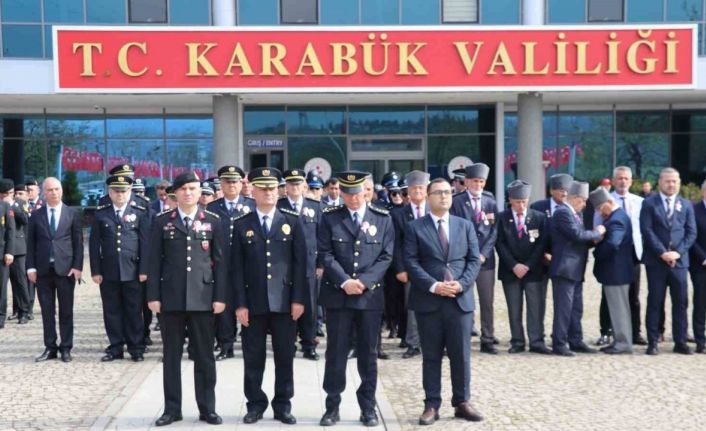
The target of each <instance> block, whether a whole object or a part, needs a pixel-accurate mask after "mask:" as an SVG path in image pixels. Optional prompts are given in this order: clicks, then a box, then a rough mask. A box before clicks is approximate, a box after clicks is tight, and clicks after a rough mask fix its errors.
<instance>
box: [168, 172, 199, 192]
mask: <svg viewBox="0 0 706 431" xmlns="http://www.w3.org/2000/svg"><path fill="white" fill-rule="evenodd" d="M189 183H199V184H201V179H199V176H198V175H196V173H195V172H189V171H187V172H182V173H181V174H179V175H177V177H176V178H174V184H172V190H174V191H177V190H179V189H180V188H181V187H182V186H183V185H184V184H189Z"/></svg>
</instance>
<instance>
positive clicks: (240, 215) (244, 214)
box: [232, 211, 256, 221]
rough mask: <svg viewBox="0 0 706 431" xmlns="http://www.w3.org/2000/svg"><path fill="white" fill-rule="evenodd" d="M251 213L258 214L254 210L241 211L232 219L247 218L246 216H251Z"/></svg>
mask: <svg viewBox="0 0 706 431" xmlns="http://www.w3.org/2000/svg"><path fill="white" fill-rule="evenodd" d="M250 214H256V213H255V212H254V211H251V212H249V213H241V214H238V215H237V216H235V217H233V220H232V221H236V220H240V219H241V218H245V217H247V216H249V215H250Z"/></svg>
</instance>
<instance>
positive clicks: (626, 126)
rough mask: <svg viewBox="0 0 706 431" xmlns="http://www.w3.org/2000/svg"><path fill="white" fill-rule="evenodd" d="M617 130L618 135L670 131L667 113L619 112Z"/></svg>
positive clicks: (616, 119)
mask: <svg viewBox="0 0 706 431" xmlns="http://www.w3.org/2000/svg"><path fill="white" fill-rule="evenodd" d="M615 117H616V118H615V121H616V123H615V128H616V130H617V132H618V133H621V132H627V133H666V132H668V131H669V115H668V113H667V112H654V111H638V112H617V113H616V115H615Z"/></svg>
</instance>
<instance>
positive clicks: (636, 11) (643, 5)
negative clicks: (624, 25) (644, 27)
mask: <svg viewBox="0 0 706 431" xmlns="http://www.w3.org/2000/svg"><path fill="white" fill-rule="evenodd" d="M626 15H627V21H628V22H660V21H663V20H664V0H640V1H628V2H627V5H626Z"/></svg>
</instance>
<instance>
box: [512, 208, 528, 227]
mask: <svg viewBox="0 0 706 431" xmlns="http://www.w3.org/2000/svg"><path fill="white" fill-rule="evenodd" d="M510 211H511V212H512V218H513V219H515V226H518V221H517V213H516V212H515V211H512V208H510ZM522 224H524V225H526V224H527V209H525V210H524V211H523V212H522ZM526 229H527V228H526V227H525V230H526Z"/></svg>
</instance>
